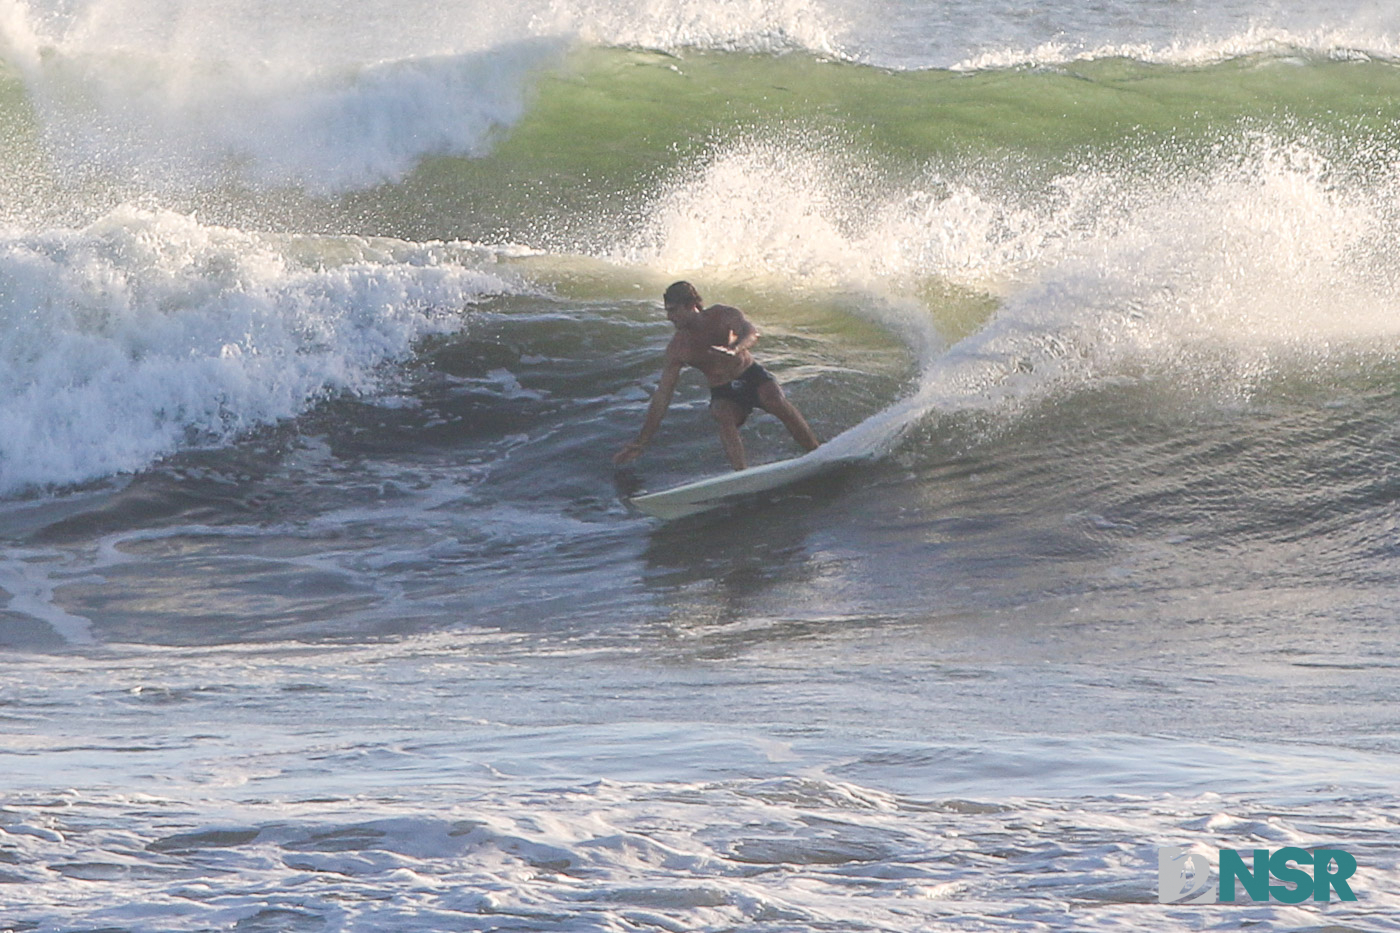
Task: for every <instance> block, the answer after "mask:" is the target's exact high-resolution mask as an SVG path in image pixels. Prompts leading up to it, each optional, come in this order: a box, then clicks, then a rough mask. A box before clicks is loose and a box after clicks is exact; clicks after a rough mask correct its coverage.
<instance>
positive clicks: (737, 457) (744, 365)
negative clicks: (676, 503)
mask: <svg viewBox="0 0 1400 933" xmlns="http://www.w3.org/2000/svg"><path fill="white" fill-rule="evenodd" d="M663 300H664V301H665V303H666V317H667V319H669V320H670V322H671V323H672V324H674V325H675V326H676V334H675V336H674V337H672V338H671V342H670V344H668V345H667V347H666V357H665V365H664V366H663V367H662V370H661V380H660V382H659V383H658V384H657V386H656V392H655V393H654V394H653V395H652V397H651V404H650V405H649V406H647V415H646V421H645V422H644V423H643V424H642V430H641V432H640V433H639V434H638V435H637V436H636V438H635V439H634V440H631V441H628V442H627V443H626V444H624V445H623V447H622V449H621V450H619V451H618V452H617V455H616V456H615V457H613V462H614V463H616V464H617V465H618V466H621V465H623V464H625V463H631V462H632V461H633V460H636V459H637V458H638V457H640V456H641V455H642V450H643V449H644V448H645V447H646V446H647V444H648V443H649V442H650V441H651V438H652V435H654V434H655V433H656V429H657V428H659V427H660V426H661V419H662V418H663V417H664V416H665V414H666V409H667V408H669V407H670V405H671V395H672V393H674V392H675V390H676V383H677V381H679V379H680V374H681V369H682V368H683V367H685V366H694V367H695V368H696V369H698V370H700V372H701V373H703V374H704V376H705V379H706V380H708V381H709V383H710V415H711V416H712V417H713V418H714V420H715V425H716V426H717V427H718V428H719V440H720V443H721V444H723V445H724V454H725V456H726V457H728V458H729V465H730V466H732V467H733V468H734V469H736V470H742V469H744V467H745V466H747V465H748V463H747V461H746V460H745V459H744V441H743V438H741V437H740V436H739V427H740V426H741V425H743V423H744V422H745V421H747V420H748V417H749V413H750V412H752V411H753V410H754V409H755V408H762V409H763V410H764V411H766V412H768V413H770V414H772V415H775V416H777V418H778V420H779V421H781V422H782V423H783V424H784V425H786V426H787V429H788V431H789V432H790V433H791V434H792V436H793V439H794V440H796V441H797V443H799V444H801V445H802V447H803V448H804V449H806V450H816V449H817V447H818V445H820V443H821V442H820V441H819V440H817V436H816V435H815V434H813V433H812V429H811V428H810V427H808V426H807V422H806V420H805V419H803V417H802V413H801V412H799V411H798V410H797V408H796V407H795V406H794V405H793V404H792V403H791V402H789V401H788V400H787V396H785V395H784V394H783V389H782V387H781V386H779V385H778V380H776V379H774V378H773V376H772V374H770V373H769V372H768V370H766V369H764V368H763V367H762V366H760V365H758V364H757V363H755V362H754V359H753V355H752V354H750V353H749V348H750V347H752V346H753V345H754V344H755V343H757V342H758V328H756V327H754V326H753V323H752V322H750V321H749V319H748V318H746V317H744V312H742V311H740V310H739V309H738V308H731V307H729V306H728V305H710V306H709V307H708V308H707V307H705V306H704V305H703V304H701V300H700V293H699V292H697V291H696V290H695V286H694V285H691V284H690V283H689V282H676V283H675V284H674V285H672V286H671V287H670V288H668V289H666V294H665V296H664V298H663Z"/></svg>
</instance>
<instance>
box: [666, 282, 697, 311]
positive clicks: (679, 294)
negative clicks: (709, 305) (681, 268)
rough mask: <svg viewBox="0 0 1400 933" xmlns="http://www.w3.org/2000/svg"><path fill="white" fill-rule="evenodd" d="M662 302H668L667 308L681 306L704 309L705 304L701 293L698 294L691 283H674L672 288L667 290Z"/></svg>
mask: <svg viewBox="0 0 1400 933" xmlns="http://www.w3.org/2000/svg"><path fill="white" fill-rule="evenodd" d="M662 300H663V301H665V302H666V306H667V307H672V306H680V307H687V308H688V307H690V306H691V305H697V306H700V307H704V304H703V302H701V300H700V293H699V292H697V291H696V290H695V286H694V285H691V284H690V283H689V282H675V283H673V284H672V285H671V287H670V288H668V289H666V294H665V295H664V296H662Z"/></svg>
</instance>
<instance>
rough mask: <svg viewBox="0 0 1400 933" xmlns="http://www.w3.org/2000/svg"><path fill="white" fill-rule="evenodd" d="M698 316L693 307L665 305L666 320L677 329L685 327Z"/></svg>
mask: <svg viewBox="0 0 1400 933" xmlns="http://www.w3.org/2000/svg"><path fill="white" fill-rule="evenodd" d="M699 316H700V312H699V311H697V310H695V306H694V305H673V304H668V305H666V319H667V320H669V321H670V322H671V323H672V324H674V325H676V326H677V327H687V326H689V325H690V324H691V322H693V321H694V320H695V319H696V318H697V317H699Z"/></svg>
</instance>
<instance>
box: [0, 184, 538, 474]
mask: <svg viewBox="0 0 1400 933" xmlns="http://www.w3.org/2000/svg"><path fill="white" fill-rule="evenodd" d="M336 246H337V249H335V250H334V251H332V250H327V251H326V252H327V253H330V252H339V253H342V254H344V255H343V256H342V257H340V258H334V259H332V258H329V257H328V256H326V255H322V256H316V255H315V253H316V250H315V249H314V243H308V242H307V241H305V239H301V240H298V239H297V238H290V239H288V238H283V239H282V240H281V241H279V240H278V239H276V238H272V237H262V236H258V235H254V234H249V233H244V232H242V231H239V230H234V229H230V228H223V227H212V226H205V225H201V224H199V223H198V222H197V221H195V220H194V219H192V218H190V217H186V216H184V215H179V214H174V213H170V212H147V211H141V210H136V209H132V208H123V209H120V210H118V211H116V212H114V213H112V214H110V215H108V216H107V217H105V218H103V219H101V220H99V221H98V222H96V223H94V224H92V225H91V226H89V227H87V228H85V229H82V230H63V231H50V232H46V233H42V234H32V235H28V234H9V235H3V236H0V347H3V350H0V495H10V494H14V493H16V492H18V491H21V490H23V489H25V488H29V487H36V486H37V487H45V486H52V485H65V484H72V483H78V482H83V481H87V480H92V479H96V478H100V477H103V476H107V475H110V474H112V473H117V472H124V471H132V470H139V469H141V468H144V467H146V466H148V465H149V464H151V463H152V462H154V461H155V460H156V459H158V458H159V457H161V456H164V455H167V454H170V453H172V452H174V451H176V450H178V449H180V448H182V447H186V446H189V445H191V444H196V445H197V444H207V443H218V442H224V441H227V440H228V439H230V438H232V437H234V436H236V435H238V434H239V433H241V432H244V431H246V430H249V429H251V428H254V427H257V426H260V425H265V424H269V423H272V422H274V421H277V420H280V419H283V418H288V417H292V416H294V415H296V414H298V413H300V412H301V411H303V410H305V409H306V407H307V406H308V405H310V404H311V403H313V402H314V401H315V400H316V399H317V398H320V397H322V396H323V395H325V394H326V393H328V392H335V391H368V390H372V389H373V387H374V385H375V381H376V376H377V369H378V367H379V366H380V365H381V364H382V363H384V362H387V361H389V360H393V359H395V358H398V357H402V356H403V355H405V354H407V353H409V352H410V351H411V349H412V346H413V342H414V341H415V340H416V339H418V338H419V337H421V336H423V335H425V334H427V333H430V332H435V331H444V330H453V329H457V328H459V327H460V326H461V324H462V317H461V311H462V309H463V308H464V307H465V306H467V305H469V304H471V303H473V302H475V301H478V300H480V299H481V298H483V297H485V296H487V295H490V294H498V293H501V292H502V291H507V290H509V289H510V288H511V287H512V286H510V285H509V284H508V283H507V282H506V281H505V280H504V279H503V278H502V277H501V276H499V275H497V274H495V273H492V272H484V271H477V270H473V269H470V268H466V267H464V266H463V265H459V264H456V263H454V262H451V261H443V260H440V259H439V258H437V257H435V256H434V255H432V254H431V252H430V251H429V250H427V249H423V248H421V247H419V248H412V247H408V246H407V244H404V247H405V249H404V253H405V254H404V255H395V254H394V253H393V252H386V251H384V250H382V249H377V248H376V247H375V246H374V244H371V243H369V242H368V241H364V240H360V239H358V238H339V240H338V241H337V244H336ZM299 250H302V251H307V252H310V253H312V255H311V257H310V258H308V259H300V258H298V256H297V253H298V251H299Z"/></svg>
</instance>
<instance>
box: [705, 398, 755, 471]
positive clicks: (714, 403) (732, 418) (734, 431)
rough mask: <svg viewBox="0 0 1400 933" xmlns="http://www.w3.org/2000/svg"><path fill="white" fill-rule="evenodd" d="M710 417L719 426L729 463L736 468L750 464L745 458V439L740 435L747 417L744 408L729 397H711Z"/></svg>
mask: <svg viewBox="0 0 1400 933" xmlns="http://www.w3.org/2000/svg"><path fill="white" fill-rule="evenodd" d="M710 417H712V418H714V419H715V426H716V427H718V428H719V442H720V443H721V444H723V445H724V455H725V456H726V457H728V458H729V465H730V466H732V467H733V468H734V469H736V470H742V469H743V468H744V467H746V466H748V461H747V460H745V459H744V439H743V438H742V437H740V436H739V425H740V424H741V423H743V421H744V418H745V414H744V410H743V409H742V408H741V407H739V405H738V404H736V403H735V402H731V401H729V400H728V399H723V398H717V399H711V400H710Z"/></svg>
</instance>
